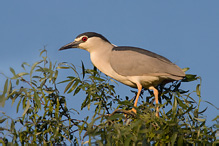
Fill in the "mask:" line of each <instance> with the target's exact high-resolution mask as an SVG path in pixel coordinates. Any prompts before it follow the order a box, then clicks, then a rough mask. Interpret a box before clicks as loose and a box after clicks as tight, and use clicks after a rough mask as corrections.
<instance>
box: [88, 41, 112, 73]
mask: <svg viewBox="0 0 219 146" xmlns="http://www.w3.org/2000/svg"><path fill="white" fill-rule="evenodd" d="M113 47H114V46H113V45H112V44H109V43H108V44H104V45H102V46H101V44H100V45H99V46H98V47H96V48H91V49H90V50H89V52H90V59H91V61H92V63H93V64H94V66H96V67H97V68H98V69H99V70H100V71H101V72H103V73H105V74H106V75H108V76H110V74H109V73H110V71H109V70H111V67H110V66H109V65H110V64H109V59H110V54H111V52H112V48H113Z"/></svg>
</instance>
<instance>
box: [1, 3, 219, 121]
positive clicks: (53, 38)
mask: <svg viewBox="0 0 219 146" xmlns="http://www.w3.org/2000/svg"><path fill="white" fill-rule="evenodd" d="M218 6H219V1H217V0H211V1H204V0H199V1H198V0H192V1H191V0H184V1H171V0H168V1H162V0H157V1H149V0H148V1H147V0H138V1H124V0H120V1H116V0H111V1H100V0H96V1H90V0H83V1H70V0H66V1H60V0H48V1H43V0H38V1H25V0H19V1H16V0H11V1H0V44H1V46H0V72H3V73H5V74H11V73H10V71H9V67H13V68H14V69H15V70H16V71H17V72H21V71H22V68H21V67H20V65H21V64H22V63H23V62H28V63H34V62H35V61H38V60H39V59H40V57H39V52H40V51H39V50H40V49H43V48H44V46H46V49H47V50H48V56H49V58H51V60H52V61H58V62H63V61H66V62H71V63H73V64H75V65H76V66H80V65H81V60H82V61H83V62H84V64H85V66H86V67H87V68H92V64H91V61H90V59H89V54H88V52H86V51H83V50H79V49H75V50H66V51H62V52H59V51H58V49H59V48H60V47H61V46H63V45H65V44H67V43H69V42H71V41H73V40H74V38H75V37H76V36H77V35H78V34H80V33H83V32H86V31H94V32H98V33H101V34H103V35H104V36H105V37H106V38H108V39H109V41H111V42H112V43H113V44H115V45H118V46H120V45H121V46H135V47H141V48H144V49H147V50H150V51H153V52H155V53H158V54H160V55H162V56H165V57H167V58H168V59H170V60H171V61H172V62H174V63H176V64H177V65H178V66H180V67H181V68H184V67H189V68H190V70H189V71H188V73H191V74H197V75H198V76H201V77H202V87H201V91H202V92H201V94H202V98H203V100H208V101H210V102H212V103H214V104H215V105H217V104H218V102H219V98H218V92H217V91H218V89H219V86H218V82H219V79H218V73H219V67H218V63H219V9H218ZM63 79H64V76H63ZM60 80H61V79H60ZM196 83H198V82H196ZM3 84H4V78H2V77H0V88H1V89H2V87H3ZM184 86H185V87H186V88H188V89H190V90H193V89H194V88H193V89H191V88H192V87H194V86H192V85H190V84H188V85H187V84H185V85H184ZM116 89H117V94H120V95H121V96H125V95H128V96H133V94H132V93H131V92H130V89H131V88H130V87H127V86H125V85H122V84H119V85H118V86H116ZM77 100H78V101H82V100H83V99H77V98H76V97H74V98H71V97H69V99H68V101H69V103H71V102H72V104H73V103H74V102H77ZM206 106H209V105H208V104H205V103H203V104H202V108H203V109H204V108H205V107H206ZM75 108H76V109H78V110H79V109H80V107H75ZM0 110H1V111H7V112H8V113H12V108H11V105H10V104H6V106H5V108H0ZM206 115H207V119H208V122H210V120H212V119H213V118H215V117H216V116H217V115H218V111H217V110H216V109H215V108H213V107H211V106H209V108H208V110H207V112H206Z"/></svg>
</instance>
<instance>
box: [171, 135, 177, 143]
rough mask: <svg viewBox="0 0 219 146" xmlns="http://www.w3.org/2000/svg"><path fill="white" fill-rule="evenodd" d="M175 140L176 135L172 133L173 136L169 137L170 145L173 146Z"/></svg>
mask: <svg viewBox="0 0 219 146" xmlns="http://www.w3.org/2000/svg"><path fill="white" fill-rule="evenodd" d="M176 138H177V133H176V132H175V133H173V135H172V136H171V145H172V146H174V143H175V141H176Z"/></svg>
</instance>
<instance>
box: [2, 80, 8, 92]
mask: <svg viewBox="0 0 219 146" xmlns="http://www.w3.org/2000/svg"><path fill="white" fill-rule="evenodd" d="M7 90H8V79H6V81H5V85H4V90H3V94H2V95H3V96H5V94H6V93H7Z"/></svg>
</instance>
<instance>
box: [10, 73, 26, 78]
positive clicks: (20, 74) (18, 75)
mask: <svg viewBox="0 0 219 146" xmlns="http://www.w3.org/2000/svg"><path fill="white" fill-rule="evenodd" d="M28 74H29V73H26V72H22V73H18V74H16V75H15V76H14V77H12V78H11V79H16V78H18V77H22V76H25V75H28Z"/></svg>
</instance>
